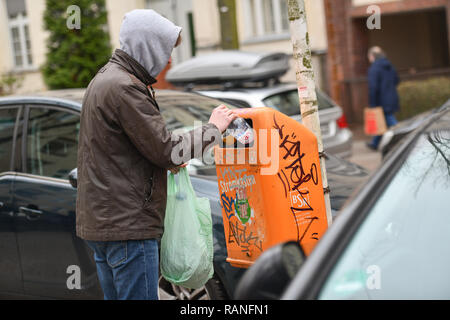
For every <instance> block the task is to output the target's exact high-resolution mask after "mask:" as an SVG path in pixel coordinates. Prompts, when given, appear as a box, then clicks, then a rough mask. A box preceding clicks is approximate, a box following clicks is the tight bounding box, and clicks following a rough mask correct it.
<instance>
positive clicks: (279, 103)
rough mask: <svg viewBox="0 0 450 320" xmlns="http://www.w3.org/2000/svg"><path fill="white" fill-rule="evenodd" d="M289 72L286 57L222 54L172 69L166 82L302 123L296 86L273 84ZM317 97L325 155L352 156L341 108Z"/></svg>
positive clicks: (260, 54) (201, 58)
mask: <svg viewBox="0 0 450 320" xmlns="http://www.w3.org/2000/svg"><path fill="white" fill-rule="evenodd" d="M288 69H289V60H288V58H287V56H286V55H285V54H280V53H275V54H268V53H249V52H239V51H223V52H217V53H214V54H210V55H205V56H200V57H196V58H193V59H190V60H188V61H185V62H183V63H181V64H179V65H177V66H174V67H173V68H172V69H171V70H169V72H168V74H167V77H166V79H167V81H169V82H171V83H173V84H174V85H177V86H181V87H184V88H186V89H188V90H196V91H198V92H199V93H201V94H203V95H206V96H209V97H212V98H215V99H219V100H222V101H224V102H225V103H230V104H232V105H235V106H238V107H241V108H251V107H252V108H257V107H270V108H273V109H276V110H278V111H280V112H282V113H284V114H286V115H288V116H290V117H292V118H294V119H295V120H297V121H299V122H301V115H300V107H299V105H300V103H299V97H298V90H297V85H296V84H295V83H279V81H278V79H279V77H280V76H282V75H283V74H284V73H285V72H286V71H287V70H288ZM205 84H213V85H214V86H213V87H211V86H205ZM202 88H203V89H202ZM316 94H317V103H318V107H319V118H320V129H321V132H322V140H323V143H324V150H325V152H327V153H329V154H334V155H337V156H339V157H349V156H351V152H352V140H353V134H352V132H351V131H350V130H349V128H348V125H347V122H346V119H345V116H344V113H343V111H342V108H341V107H340V106H338V105H337V104H336V103H335V102H334V101H333V100H331V99H330V98H329V97H328V96H327V95H326V94H325V93H324V92H322V91H321V90H319V89H317V90H316Z"/></svg>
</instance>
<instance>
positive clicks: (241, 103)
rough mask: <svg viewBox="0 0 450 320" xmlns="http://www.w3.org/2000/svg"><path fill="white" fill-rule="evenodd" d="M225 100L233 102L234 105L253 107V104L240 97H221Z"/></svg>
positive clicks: (227, 102)
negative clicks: (239, 98)
mask: <svg viewBox="0 0 450 320" xmlns="http://www.w3.org/2000/svg"><path fill="white" fill-rule="evenodd" d="M220 100H222V101H223V102H225V103H226V104H229V103H231V104H232V105H235V106H238V107H239V108H251V107H252V106H251V105H250V104H249V103H248V102H247V101H244V100H238V99H229V98H220Z"/></svg>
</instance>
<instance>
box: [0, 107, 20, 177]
mask: <svg viewBox="0 0 450 320" xmlns="http://www.w3.org/2000/svg"><path fill="white" fill-rule="evenodd" d="M17 110H18V109H17V108H14V107H12V108H7V109H0V172H5V171H9V170H11V153H12V146H13V136H14V125H15V123H16V118H17Z"/></svg>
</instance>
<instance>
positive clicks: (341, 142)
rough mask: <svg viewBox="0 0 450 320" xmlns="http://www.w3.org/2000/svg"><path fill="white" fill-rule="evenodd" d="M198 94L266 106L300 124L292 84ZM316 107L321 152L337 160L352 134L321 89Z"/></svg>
mask: <svg viewBox="0 0 450 320" xmlns="http://www.w3.org/2000/svg"><path fill="white" fill-rule="evenodd" d="M199 93H201V94H203V95H206V96H209V97H212V98H216V99H219V100H222V101H224V102H229V103H232V104H234V105H237V106H240V107H243V108H250V107H252V108H257V107H270V108H273V109H275V110H278V111H280V112H282V113H284V114H286V115H288V116H290V117H291V118H293V119H295V120H297V121H298V122H301V119H302V117H301V115H300V107H299V105H300V104H299V98H298V91H297V86H296V85H295V84H294V83H284V84H275V85H272V86H269V87H261V88H258V87H247V88H232V89H227V90H224V91H218V90H208V91H199ZM316 94H317V102H318V105H319V118H320V129H321V132H322V140H323V144H324V149H325V151H326V152H327V153H330V154H334V155H337V156H339V157H343V158H346V157H350V156H351V154H352V141H353V134H352V132H351V131H350V130H349V128H348V127H347V123H346V121H345V117H344V113H343V112H342V108H341V107H340V106H338V105H337V104H336V103H335V102H334V101H333V100H331V99H330V98H329V97H328V96H327V95H326V94H325V93H323V92H322V91H321V90H318V89H317V90H316Z"/></svg>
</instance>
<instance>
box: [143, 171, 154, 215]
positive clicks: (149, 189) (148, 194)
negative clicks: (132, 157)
mask: <svg viewBox="0 0 450 320" xmlns="http://www.w3.org/2000/svg"><path fill="white" fill-rule="evenodd" d="M154 185H155V183H154V174H153V172H152V174H151V176H150V178H149V179H148V181H147V182H146V183H145V186H144V204H143V207H145V206H147V205H148V204H149V203H150V200H151V198H152V195H153V186H154Z"/></svg>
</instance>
